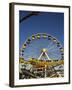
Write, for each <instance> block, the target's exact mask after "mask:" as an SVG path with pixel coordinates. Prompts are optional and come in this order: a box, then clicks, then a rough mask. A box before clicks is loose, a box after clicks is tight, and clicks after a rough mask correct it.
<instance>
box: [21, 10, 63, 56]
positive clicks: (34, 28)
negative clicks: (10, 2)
mask: <svg viewBox="0 0 72 90" xmlns="http://www.w3.org/2000/svg"><path fill="white" fill-rule="evenodd" d="M29 13H30V11H19V19H21V18H22V17H24V16H26V15H28V14H29ZM37 33H48V34H50V35H52V36H54V37H55V38H57V39H58V40H59V41H60V43H61V44H62V46H64V13H57V12H40V14H39V15H37V16H32V17H30V18H28V19H27V20H25V21H23V22H21V23H20V24H19V36H20V37H19V40H20V41H19V48H21V47H22V45H23V43H24V42H25V40H26V39H27V38H28V37H30V36H32V35H33V34H37ZM44 43H45V42H44ZM38 45H39V43H37V44H36V43H35V47H37V46H38ZM45 45H47V43H45ZM35 47H34V48H35ZM29 49H30V47H29V48H28V50H29ZM28 52H29V51H28ZM28 52H27V53H28ZM29 53H30V52H29ZM36 53H38V52H36ZM36 58H37V56H36Z"/></svg>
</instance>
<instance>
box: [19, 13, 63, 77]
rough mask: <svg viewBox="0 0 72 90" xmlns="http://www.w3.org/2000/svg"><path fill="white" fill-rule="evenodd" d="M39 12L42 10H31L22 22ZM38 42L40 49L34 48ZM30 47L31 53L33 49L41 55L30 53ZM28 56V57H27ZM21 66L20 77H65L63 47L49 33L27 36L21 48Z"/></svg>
mask: <svg viewBox="0 0 72 90" xmlns="http://www.w3.org/2000/svg"><path fill="white" fill-rule="evenodd" d="M38 14H40V12H31V13H30V14H28V15H27V16H25V17H23V18H22V19H21V20H20V23H22V22H23V21H24V20H26V19H28V18H30V17H31V16H33V15H34V16H37V15H38ZM42 40H43V41H44V42H45V41H46V42H47V43H46V44H48V47H46V45H44V44H43V42H42ZM37 42H38V46H36V47H39V48H38V50H37V49H33V47H35V44H36V43H37ZM34 43H35V44H34ZM39 45H40V46H39ZM28 47H29V48H28ZM30 47H31V49H32V50H31V49H30ZM29 49H30V50H31V51H30V53H32V51H33V53H34V52H35V53H37V54H38V55H39V56H38V57H37V56H35V57H34V56H33V55H34V54H30V53H29V52H28V51H29ZM29 54H30V56H29ZM27 56H28V58H26V57H27ZM26 59H27V60H26ZM19 66H20V69H19V75H20V76H19V78H20V79H30V78H46V77H48V78H53V77H64V50H63V47H62V45H61V43H60V42H59V41H58V40H57V39H56V38H55V37H53V36H51V35H49V34H46V33H38V34H34V35H32V36H31V37H28V38H27V40H26V41H25V42H24V44H23V46H22V48H21V49H20V60H19Z"/></svg>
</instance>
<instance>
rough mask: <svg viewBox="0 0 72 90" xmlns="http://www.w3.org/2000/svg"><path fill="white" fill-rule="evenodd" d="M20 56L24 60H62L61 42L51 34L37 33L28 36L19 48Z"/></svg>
mask: <svg viewBox="0 0 72 90" xmlns="http://www.w3.org/2000/svg"><path fill="white" fill-rule="evenodd" d="M20 57H22V58H24V60H29V59H30V58H35V59H37V60H45V61H48V60H64V50H63V47H62V45H61V43H60V42H59V41H58V40H57V39H56V38H55V37H53V36H52V35H50V34H47V33H37V34H34V35H32V36H31V37H28V38H27V39H26V41H25V42H24V43H23V45H22V47H21V49H20Z"/></svg>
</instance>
